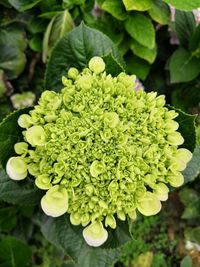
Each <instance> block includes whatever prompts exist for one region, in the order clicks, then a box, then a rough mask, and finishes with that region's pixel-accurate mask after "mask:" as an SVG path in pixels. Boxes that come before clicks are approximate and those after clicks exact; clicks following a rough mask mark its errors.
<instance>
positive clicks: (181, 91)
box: [172, 84, 200, 112]
mask: <svg viewBox="0 0 200 267" xmlns="http://www.w3.org/2000/svg"><path fill="white" fill-rule="evenodd" d="M199 103H200V87H194V86H191V85H188V84H186V85H184V87H183V88H181V87H178V88H177V89H176V88H175V90H174V91H173V92H172V106H174V107H176V108H180V109H181V110H183V111H185V112H189V111H190V109H191V108H195V107H198V105H199Z"/></svg>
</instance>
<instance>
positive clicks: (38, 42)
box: [29, 34, 42, 52]
mask: <svg viewBox="0 0 200 267" xmlns="http://www.w3.org/2000/svg"><path fill="white" fill-rule="evenodd" d="M29 46H30V48H31V49H32V50H33V51H35V52H41V51H42V37H41V35H40V34H35V35H34V36H33V38H31V40H30V41H29Z"/></svg>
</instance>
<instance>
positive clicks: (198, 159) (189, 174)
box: [183, 146, 200, 183]
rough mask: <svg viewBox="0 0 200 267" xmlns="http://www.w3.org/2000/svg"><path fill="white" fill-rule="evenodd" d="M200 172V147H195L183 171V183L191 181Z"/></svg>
mask: <svg viewBox="0 0 200 267" xmlns="http://www.w3.org/2000/svg"><path fill="white" fill-rule="evenodd" d="M199 173H200V147H199V146H198V147H196V148H195V150H194V153H193V157H192V159H191V161H190V162H189V163H188V165H187V168H186V169H185V170H184V172H183V176H184V178H185V183H188V182H191V181H193V180H194V179H195V178H196V177H197V176H198V175H199Z"/></svg>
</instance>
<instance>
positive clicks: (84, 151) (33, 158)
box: [7, 57, 191, 246]
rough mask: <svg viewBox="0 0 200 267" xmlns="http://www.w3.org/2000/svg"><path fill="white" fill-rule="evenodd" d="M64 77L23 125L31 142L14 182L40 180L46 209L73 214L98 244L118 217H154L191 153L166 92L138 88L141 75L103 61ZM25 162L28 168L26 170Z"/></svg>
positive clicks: (12, 163) (13, 170)
mask: <svg viewBox="0 0 200 267" xmlns="http://www.w3.org/2000/svg"><path fill="white" fill-rule="evenodd" d="M88 66H89V67H88V68H84V69H83V71H82V72H79V71H78V70H77V69H75V68H71V69H69V71H68V75H67V76H66V77H62V82H63V86H64V87H63V89H62V90H61V91H60V92H58V93H56V92H54V91H45V92H43V93H42V95H41V98H40V99H39V102H38V104H37V105H36V106H35V107H34V109H33V110H31V111H30V112H29V114H23V115H21V116H20V117H19V119H18V124H19V125H20V126H21V127H22V128H24V131H23V136H24V141H23V142H20V143H17V144H16V145H15V147H14V149H15V152H16V154H17V156H16V157H12V158H10V159H9V160H8V163H7V173H8V175H9V176H10V178H11V179H16V180H20V179H24V178H25V177H26V176H27V174H28V173H29V174H30V175H31V176H30V175H29V176H28V179H35V184H36V186H37V187H39V188H40V189H42V190H45V191H46V193H45V194H44V196H43V198H42V200H41V207H42V209H43V211H44V212H45V213H46V214H47V215H49V216H53V217H57V216H61V215H63V214H64V213H68V214H69V215H70V221H71V223H72V224H73V225H82V226H83V227H85V228H84V230H83V237H84V238H85V240H86V242H87V243H88V244H89V245H91V246H100V245H102V244H103V243H104V242H105V241H106V239H107V238H108V233H107V230H106V227H111V228H112V229H115V228H116V225H117V220H116V219H117V218H118V219H119V220H126V218H127V217H130V218H131V219H135V218H136V216H137V212H140V213H142V214H143V215H146V216H150V215H154V214H156V213H158V212H159V211H160V209H161V201H165V200H167V198H168V192H169V189H168V184H170V185H171V186H174V187H177V186H180V185H181V184H182V183H183V176H182V174H181V171H182V170H183V169H184V168H185V167H186V164H187V162H188V161H189V160H190V159H191V152H190V151H188V150H186V149H184V148H180V149H179V148H178V146H179V145H181V144H183V142H184V139H183V137H182V136H181V134H180V133H179V132H178V131H177V130H178V127H179V125H178V123H177V122H176V121H175V120H174V118H175V117H177V116H178V114H177V113H176V112H175V111H174V110H168V108H167V107H165V99H164V96H157V95H156V93H154V92H151V93H146V92H144V91H143V90H137V91H136V90H135V88H136V86H137V84H136V77H135V76H134V75H131V76H130V75H126V74H125V73H123V72H122V73H120V74H119V75H118V76H117V77H112V76H111V75H110V74H107V73H106V71H105V62H104V61H103V59H102V58H99V57H94V58H92V59H91V60H90V62H89V65H88ZM19 165H20V166H21V168H19Z"/></svg>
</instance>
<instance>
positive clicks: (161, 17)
mask: <svg viewBox="0 0 200 267" xmlns="http://www.w3.org/2000/svg"><path fill="white" fill-rule="evenodd" d="M148 13H149V15H150V16H151V18H152V19H153V20H155V21H156V22H158V23H160V24H162V25H166V24H168V23H169V22H170V18H171V14H170V9H169V6H168V5H167V4H166V3H164V2H163V1H162V0H154V1H153V4H152V6H151V8H150V9H149V10H148Z"/></svg>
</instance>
